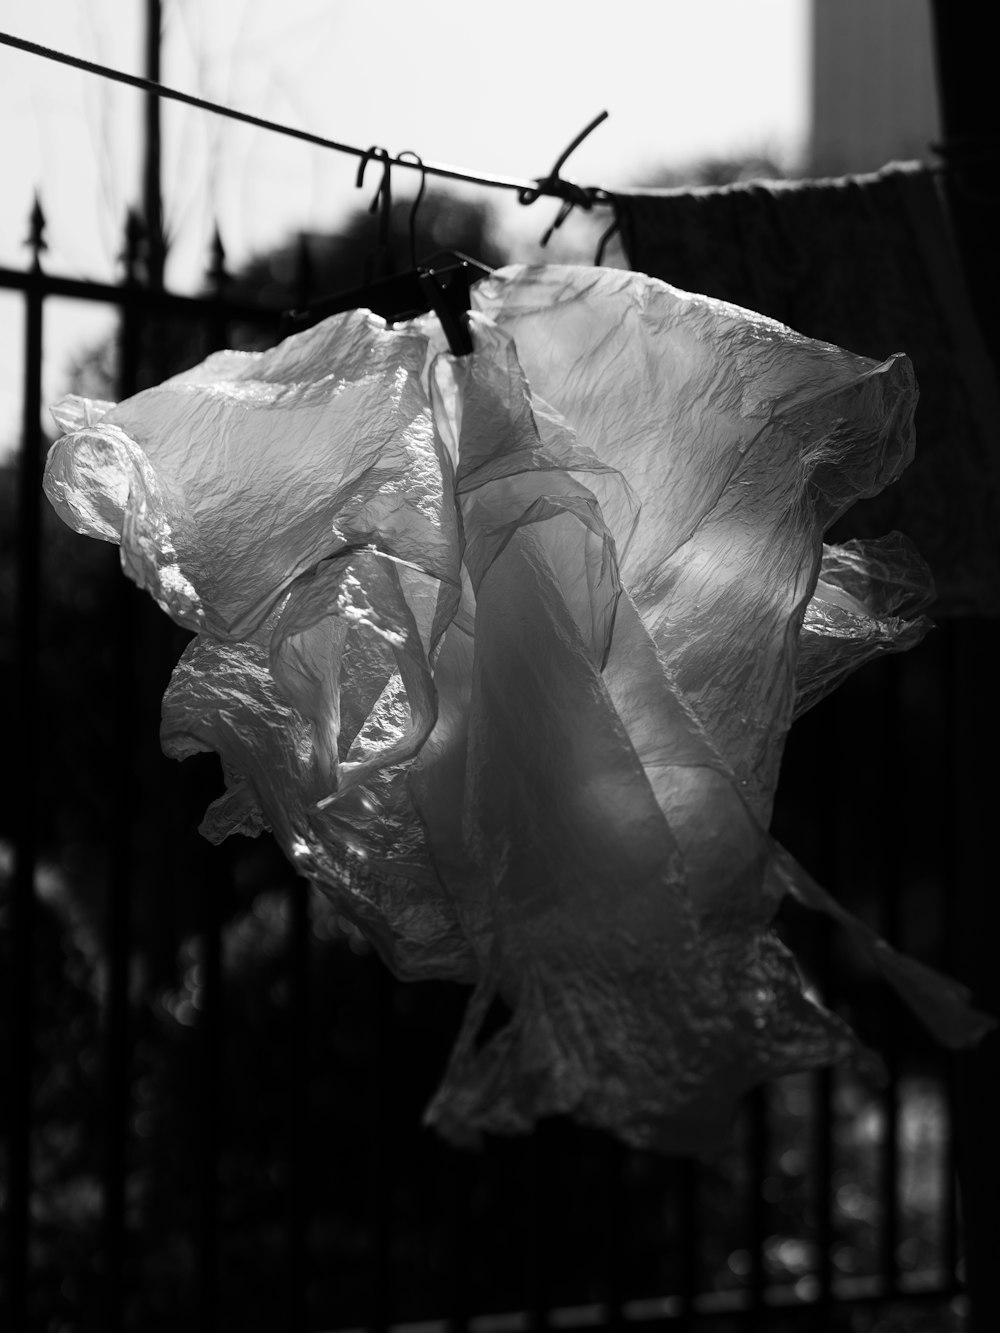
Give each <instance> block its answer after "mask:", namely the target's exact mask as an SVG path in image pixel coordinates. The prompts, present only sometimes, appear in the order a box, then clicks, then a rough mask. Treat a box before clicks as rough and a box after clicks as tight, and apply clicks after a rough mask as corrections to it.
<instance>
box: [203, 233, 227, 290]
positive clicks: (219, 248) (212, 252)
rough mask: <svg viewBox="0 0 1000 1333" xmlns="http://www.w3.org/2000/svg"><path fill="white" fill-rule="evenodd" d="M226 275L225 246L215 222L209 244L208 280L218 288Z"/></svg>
mask: <svg viewBox="0 0 1000 1333" xmlns="http://www.w3.org/2000/svg"><path fill="white" fill-rule="evenodd" d="M228 277H229V274H228V273H227V272H226V247H225V246H224V245H223V244H222V235H221V233H220V232H219V224H218V223H217V222H216V224H215V228H214V230H213V232H212V240H211V244H210V246H209V259H208V280H209V282H210V283H211V284H212V286H213V287H214V288H215V289H216V290H218V289H219V288H220V287H221V286H222V285H223V283H224V282H225V281H226V279H227V278H228Z"/></svg>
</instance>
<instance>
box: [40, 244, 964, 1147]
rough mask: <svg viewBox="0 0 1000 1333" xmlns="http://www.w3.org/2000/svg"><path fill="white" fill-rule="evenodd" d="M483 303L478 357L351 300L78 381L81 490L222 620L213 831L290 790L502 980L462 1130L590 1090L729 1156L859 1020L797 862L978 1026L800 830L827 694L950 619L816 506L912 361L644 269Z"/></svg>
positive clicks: (954, 1034) (470, 965)
mask: <svg viewBox="0 0 1000 1333" xmlns="http://www.w3.org/2000/svg"><path fill="white" fill-rule="evenodd" d="M475 302H476V312H475V313H474V315H473V317H472V330H473V338H474V342H475V349H476V350H475V352H474V353H473V354H472V355H471V356H470V357H467V358H464V359H462V360H456V359H455V358H453V357H451V356H450V355H449V354H447V353H446V352H441V350H440V348H441V346H442V340H441V338H440V335H439V331H438V330H437V328H436V324H435V321H434V320H433V318H430V317H426V318H423V319H421V320H416V321H413V322H412V323H410V324H408V325H402V326H397V327H396V328H392V329H389V328H386V327H385V326H384V324H383V322H382V321H381V320H380V319H378V318H377V317H375V316H372V315H369V314H368V313H367V312H353V313H351V314H349V315H342V316H336V317H334V318H333V319H330V320H328V321H326V322H325V323H324V324H322V325H320V326H319V327H317V328H315V329H313V330H311V331H309V332H308V333H305V334H300V335H297V336H295V337H292V338H289V339H288V340H287V341H286V342H284V343H282V344H281V345H280V346H279V347H278V348H275V349H273V350H272V351H269V352H265V353H250V354H237V353H223V354H221V355H217V356H214V357H211V358H209V360H208V361H207V362H205V363H204V365H202V366H201V367H199V368H198V369H197V370H196V371H194V372H192V373H190V374H187V375H183V376H180V377H178V378H177V379H175V380H172V381H168V382H167V383H166V384H164V385H162V386H160V387H158V388H156V389H152V390H148V391H146V392H145V393H143V394H140V395H137V396H136V397H135V398H133V399H130V400H129V401H128V402H125V403H123V404H121V405H120V406H118V407H111V406H110V405H108V404H85V403H82V402H80V401H79V400H77V401H70V402H67V403H64V404H62V405H60V407H59V409H58V411H57V415H58V418H59V420H60V421H61V423H62V424H63V425H64V427H65V428H66V429H67V430H68V431H69V433H68V434H67V435H66V436H64V437H63V438H62V439H61V440H60V441H58V442H57V443H56V445H55V446H54V447H53V450H52V453H51V455H50V458H49V462H48V467H47V473H46V491H47V494H48V495H49V498H50V499H51V501H52V502H53V504H54V505H55V506H56V508H57V509H58V510H59V512H60V513H61V514H62V515H63V517H64V518H65V519H66V521H67V522H69V523H71V524H72V525H73V526H74V527H76V528H77V529H78V530H80V531H83V532H88V533H90V534H91V535H93V536H99V537H104V538H106V539H109V540H120V541H121V545H122V562H123V567H124V568H125V570H126V572H127V573H128V574H129V576H130V577H132V578H133V579H135V581H136V582H137V583H139V584H140V585H141V586H143V587H146V588H147V589H148V590H149V591H150V592H151V593H152V595H153V596H154V597H156V599H157V601H158V602H159V603H160V605H161V606H162V607H163V608H164V609H165V610H166V611H167V612H168V613H169V614H170V615H171V616H173V617H174V619H175V620H177V621H178V622H179V623H182V624H185V625H188V626H190V627H192V628H194V629H196V630H197V631H198V637H197V638H196V639H195V640H194V641H193V643H192V644H191V645H190V646H189V648H188V649H187V651H186V652H185V654H184V656H183V657H182V659H181V661H180V662H179V664H178V666H177V668H176V670H175V672H174V676H173V679H172V681H171V684H170V687H169V689H168V692H167V695H166V698H165V700H164V712H163V744H164V748H165V749H166V750H167V752H168V753H170V754H173V755H174V756H176V757H178V758H183V757H184V756H185V755H186V754H189V753H192V752H193V751H195V750H216V751H218V753H219V754H220V755H221V756H222V759H223V764H224V768H225V771H226V774H227V791H226V794H225V795H224V796H223V797H222V798H220V800H219V801H217V802H216V803H215V804H214V805H213V807H212V808H211V809H210V811H209V813H208V815H207V817H206V821H205V825H204V826H203V827H204V831H205V832H206V834H207V836H209V837H211V838H213V839H219V838H222V837H225V836H226V834H227V833H229V832H232V831H234V830H240V831H242V832H250V833H252V832H256V831H258V830H259V829H261V828H262V827H265V826H268V827H270V828H271V829H273V831H274V833H275V836H276V837H277V839H278V841H279V842H280V844H281V845H282V847H283V848H284V850H285V852H286V854H287V855H288V856H289V858H290V859H291V860H292V861H293V863H294V864H295V865H296V866H297V868H298V869H299V870H300V871H301V872H302V873H303V874H305V875H307V876H308V877H309V878H310V879H311V880H312V881H313V882H314V883H315V884H316V885H318V886H319V887H320V888H321V889H322V890H323V891H325V892H326V893H328V894H330V895H331V896H332V897H333V898H334V899H335V901H336V902H337V904H338V906H339V908H340V910H341V911H342V912H344V913H345V915H347V916H349V917H350V918H351V919H352V920H353V921H355V922H356V924H357V925H358V926H359V927H360V928H361V929H362V930H363V931H364V932H365V933H366V934H367V935H368V937H369V938H370V939H371V940H372V941H373V943H374V944H375V945H376V946H377V948H378V949H379V951H380V953H381V954H382V956H383V957H384V958H385V959H386V961H387V962H388V963H389V965H390V966H392V967H393V969H394V970H395V971H396V972H397V974H398V975H400V976H402V977H407V978H413V977H429V976H434V977H450V978H454V979H460V980H465V981H473V982H475V984H476V989H475V992H474V995H473V998H472V1001H471V1003H470V1005H469V1009H468V1012H467V1015H466V1020H465V1023H464V1025H463V1028H462V1030H461V1032H460V1034H459V1037H458V1040H457V1042H456V1045H455V1049H454V1052H453V1055H452V1059H451V1061H450V1064H449V1067H448V1069H447V1071H446V1073H445V1077H444V1079H443V1082H442V1084H441V1087H440V1089H439V1091H438V1093H437V1095H436V1097H435V1098H434V1100H433V1102H432V1105H431V1106H430V1108H429V1110H428V1118H429V1120H430V1121H431V1122H432V1123H434V1124H435V1125H436V1126H437V1127H438V1128H439V1129H440V1130H441V1132H443V1133H445V1134H446V1135H448V1136H449V1137H451V1138H452V1139H454V1140H455V1141H462V1142H464V1141H468V1140H470V1139H473V1138H475V1136H476V1135H477V1133H478V1132H479V1131H481V1130H484V1129H485V1130H493V1131H499V1132H518V1131H522V1130H525V1129H528V1128H529V1127H530V1126H531V1125H532V1123H533V1122H534V1121H535V1120H536V1119H537V1118H538V1117H539V1116H540V1115H545V1114H550V1113H555V1112H565V1113H568V1114H571V1115H574V1116H576V1117H577V1118H578V1119H580V1120H582V1121H585V1122H587V1123H590V1124H595V1125H600V1126H604V1127H606V1128H608V1129H610V1130H612V1131H613V1132H615V1133H617V1134H618V1135H619V1136H620V1137H622V1138H623V1139H624V1140H626V1141H627V1142H629V1143H632V1144H636V1145H647V1146H654V1147H658V1148H661V1149H664V1150H669V1151H695V1152H705V1151H710V1150H712V1149H713V1148H714V1147H716V1146H718V1145H719V1144H720V1143H721V1142H723V1141H724V1139H725V1136H726V1133H727V1129H728V1125H729V1122H730V1120H731V1116H732V1112H733V1109H734V1107H735V1105H736V1103H737V1101H738V1099H739V1098H740V1096H741V1095H742V1094H743V1092H744V1091H745V1090H746V1089H747V1088H748V1087H750V1086H752V1085H753V1084H755V1083H758V1082H760V1081H761V1080H763V1079H766V1078H769V1077H772V1076H774V1075H777V1074H780V1073H784V1072H787V1071H790V1070H793V1069H802V1068H808V1067H811V1066H814V1065H817V1064H822V1063H827V1062H830V1061H832V1060H835V1059H838V1058H840V1057H842V1056H844V1055H846V1054H848V1053H849V1052H850V1051H851V1050H852V1049H853V1048H854V1041H853V1038H852V1036H851V1034H850V1032H849V1031H848V1029H846V1028H845V1026H844V1025H843V1024H842V1023H841V1022H840V1021H839V1020H838V1019H836V1018H835V1017H833V1016H832V1015H830V1014H829V1013H827V1012H825V1011H824V1010H822V1009H820V1008H818V1007H817V1006H816V1005H815V1004H814V1003H812V1002H811V1001H810V1000H809V999H808V998H807V997H806V996H805V995H804V994H803V993H802V988H801V985H800V982H799V979H798V974H797V970H796V967H795V965H794V962H793V960H792V958H791V957H790V955H789V954H788V953H787V951H786V950H785V948H784V947H783V946H782V945H781V944H780V943H779V941H778V940H777V938H776V936H775V935H774V933H773V931H772V929H771V926H770V923H771V921H772V918H773V916H774V912H775V910H776V907H777V904H778V902H779V900H780V897H781V896H782V894H784V893H786V892H791V893H794V894H795V895H796V896H797V897H799V898H800V899H801V900H802V901H804V902H807V903H808V904H809V905H810V906H813V907H815V908H817V909H818V910H822V911H825V912H828V913H830V914H832V915H835V916H837V917H838V919H845V920H846V922H847V924H848V928H849V929H852V930H853V931H854V933H855V935H856V936H857V938H858V941H859V943H860V945H861V947H862V948H865V949H867V950H869V952H871V953H872V955H873V956H875V957H876V961H877V962H878V963H879V965H880V966H881V967H882V970H883V971H884V973H885V974H886V975H887V976H888V977H889V978H890V980H892V981H893V982H894V983H895V984H896V985H897V986H898V987H899V988H900V990H901V991H902V992H903V993H904V994H906V995H907V996H908V998H909V999H910V1000H911V1001H912V1002H914V1004H915V1007H917V1009H918V1011H919V1012H920V1013H921V1015H922V1016H923V1017H924V1018H925V1020H926V1021H928V1022H929V1024H930V1025H931V1026H932V1027H933V1028H934V1030H935V1031H936V1032H937V1033H938V1035H939V1036H941V1037H942V1039H944V1040H947V1041H949V1042H951V1043H952V1044H954V1045H961V1044H964V1043H966V1042H970V1041H973V1040H975V1039H976V1038H977V1037H978V1036H980V1035H982V1033H983V1032H984V1031H985V1030H986V1027H987V1026H988V1025H989V1021H988V1020H986V1019H985V1018H983V1016H981V1015H978V1014H975V1013H974V1012H973V1011H971V1010H969V1009H968V1007H967V1006H966V1003H965V996H964V993H963V992H962V991H961V989H960V988H959V987H957V986H956V985H954V983H951V982H948V981H946V980H945V979H944V978H941V977H939V976H937V974H934V973H931V972H929V971H928V969H926V968H922V967H920V966H919V965H917V964H915V963H912V962H910V961H909V960H904V959H900V958H899V957H898V956H897V955H895V954H893V953H892V951H891V950H889V949H888V948H887V946H885V945H884V944H883V942H881V941H879V940H877V937H873V936H871V933H870V932H867V931H866V930H865V929H864V928H863V927H861V926H860V925H859V924H858V923H856V922H853V920H852V919H851V918H848V917H847V916H846V913H843V912H842V909H840V908H839V907H838V906H837V905H836V904H835V903H833V902H832V900H830V899H829V898H828V896H827V895H825V894H824V892H823V891H822V889H820V888H819V886H817V885H815V884H814V883H813V882H812V881H811V880H809V878H808V877H807V876H805V874H804V872H801V871H800V869H799V868H798V867H797V866H795V864H794V862H793V861H792V860H791V858H790V857H788V855H787V853H785V852H784V851H783V849H781V848H779V847H777V845H776V844H774V843H773V842H772V840H771V839H770V838H769V836H768V833H767V825H768V822H769V819H770V810H771V802H772V799H773V794H774V788H775V784H776V781H777V774H778V765H779V762H780V756H781V750H782V746H783V742H784V737H785V734H786V732H787V729H788V726H789V725H790V723H791V720H792V717H793V715H794V714H795V712H796V711H797V710H798V711H801V710H802V709H803V708H805V707H808V706H809V705H810V704H811V703H813V702H815V700H816V699H818V698H820V697H821V696H822V695H823V694H824V693H826V692H827V691H828V690H829V689H831V688H833V686H835V685H836V683H837V682H838V681H839V680H840V679H842V678H843V676H844V675H845V674H847V672H849V671H850V670H852V669H853V668H854V667H855V666H857V665H858V664H859V663H860V662H862V661H864V660H866V659H867V658H868V657H870V656H871V655H872V654H873V653H876V652H880V651H886V650H898V649H899V648H903V647H908V646H909V645H910V644H912V643H914V642H916V641H917V640H918V639H919V638H920V636H921V635H922V633H923V632H924V629H925V628H926V622H925V621H924V620H923V619H922V618H921V616H920V608H921V606H922V605H924V604H926V601H927V600H928V598H929V596H930V593H931V590H930V588H929V583H928V579H927V576H926V571H925V569H924V568H923V566H922V564H921V562H920V560H919V558H918V557H917V556H916V555H915V553H914V552H913V551H912V549H911V548H910V547H909V546H908V545H907V543H906V542H905V540H904V539H903V538H901V537H899V536H898V535H897V534H893V535H892V536H891V537H889V538H886V539H883V540H882V541H881V542H876V543H869V544H862V543H853V544H851V545H850V546H849V547H844V548H824V547H823V545H822V540H821V538H822V533H823V531H824V529H825V528H826V527H827V526H828V525H829V523H830V522H831V521H832V520H833V518H834V517H836V515H837V514H838V513H840V512H842V510H843V509H844V508H845V507H846V506H848V505H849V504H851V503H852V502H853V501H854V499H856V498H857V497H859V496H861V495H870V494H873V493H875V492H877V491H878V490H879V489H881V488H882V487H883V486H885V485H887V484H888V483H889V482H891V481H892V480H893V479H894V478H895V477H896V476H898V475H899V473H900V471H901V470H902V469H903V468H904V467H905V466H906V464H907V462H908V461H909V458H910V456H911V453H912V448H913V439H912V412H913V406H914V402H915V386H914V383H913V378H912V374H911V371H910V368H909V363H908V362H907V361H906V359H905V357H902V356H896V357H892V358H890V359H889V360H888V361H886V362H884V363H882V364H876V363H874V362H871V361H868V360H865V359H863V358H859V357H856V356H852V355H850V354H848V353H846V352H843V351H840V350H839V349H837V348H834V347H830V346H828V345H825V344H820V343H815V342H811V341H809V340H807V339H804V338H801V337H799V336H798V335H796V334H794V333H792V332H791V331H790V330H788V329H786V328H784V327H783V326H781V325H778V324H775V323H773V322H772V321H769V320H766V319H764V318H762V317H759V316H756V315H753V314H751V313H750V312H747V311H744V310H739V309H737V308H735V307H731V306H727V305H724V304H723V303H721V302H718V301H712V300H709V299H707V298H700V297H693V296H689V295H687V294H685V293H681V292H678V291H675V290H674V289H672V288H670V287H668V286H666V285H665V284H663V283H660V282H657V281H654V280H652V279H647V278H644V277H642V276H640V275H637V274H632V273H622V272H617V271H612V270H600V269H583V268H570V267H550V268H520V267H518V268H510V269H505V270H501V271H500V272H499V273H497V274H495V275H494V276H493V277H492V278H490V279H487V280H486V281H485V282H483V283H481V284H480V285H479V286H478V288H477V289H476V293H475ZM497 995H500V996H502V998H503V999H504V1000H505V1001H506V1003H507V1005H508V1006H509V1007H510V1010H511V1012H512V1017H511V1019H510V1021H509V1022H508V1023H507V1025H506V1026H505V1027H503V1028H502V1029H501V1030H500V1031H499V1032H497V1033H495V1034H494V1035H493V1036H492V1037H491V1038H489V1039H488V1040H486V1041H480V1040H479V1032H480V1027H481V1025H482V1022H483V1019H484V1017H485V1015H486V1012H487V1010H488V1009H489V1006H490V1004H491V1001H492V1000H493V998H494V997H495V996H497Z"/></svg>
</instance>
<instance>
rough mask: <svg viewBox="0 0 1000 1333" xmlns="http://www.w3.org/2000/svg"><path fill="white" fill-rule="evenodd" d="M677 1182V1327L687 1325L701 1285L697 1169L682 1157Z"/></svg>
mask: <svg viewBox="0 0 1000 1333" xmlns="http://www.w3.org/2000/svg"><path fill="white" fill-rule="evenodd" d="M678 1171H679V1179H678V1182H677V1185H678V1190H679V1196H680V1197H679V1203H680V1220H681V1234H680V1265H681V1271H680V1288H679V1291H678V1295H679V1296H680V1302H681V1319H682V1324H681V1326H682V1327H684V1328H686V1327H688V1326H689V1325H690V1323H691V1321H692V1319H693V1316H694V1308H695V1301H696V1300H697V1298H698V1288H699V1287H700V1285H701V1247H702V1235H701V1209H700V1207H699V1204H700V1194H701V1167H700V1165H699V1164H698V1162H696V1161H695V1159H694V1158H693V1157H682V1158H681V1159H680V1160H679V1162H678Z"/></svg>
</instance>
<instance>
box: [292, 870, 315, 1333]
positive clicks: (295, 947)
mask: <svg viewBox="0 0 1000 1333" xmlns="http://www.w3.org/2000/svg"><path fill="white" fill-rule="evenodd" d="M288 892H289V907H290V909H291V911H290V916H289V939H288V971H289V1006H288V1023H289V1046H288V1061H289V1087H288V1112H289V1117H288V1123H287V1131H286V1132H287V1135H288V1139H287V1154H288V1195H287V1212H286V1225H287V1245H288V1297H287V1299H288V1306H287V1310H288V1315H287V1326H288V1328H289V1329H291V1330H293V1331H294V1333H299V1330H304V1329H305V1327H306V1319H307V1314H306V1304H307V1303H306V1293H307V1290H308V1286H309V1262H308V1248H307V1238H308V1220H309V1219H308V1187H307V1182H308V1171H309V1161H308V1145H309V1134H308V1130H309V1126H310V1115H309V1081H310V1080H309V935H310V922H309V886H308V884H307V883H306V881H305V880H304V879H299V878H297V879H295V880H294V881H293V882H292V883H291V884H290V885H289V889H288Z"/></svg>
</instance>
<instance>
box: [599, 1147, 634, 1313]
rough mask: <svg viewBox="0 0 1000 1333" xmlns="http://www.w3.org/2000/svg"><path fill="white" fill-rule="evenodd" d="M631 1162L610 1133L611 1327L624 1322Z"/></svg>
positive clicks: (607, 1162) (607, 1156) (606, 1156)
mask: <svg viewBox="0 0 1000 1333" xmlns="http://www.w3.org/2000/svg"><path fill="white" fill-rule="evenodd" d="M627 1165H628V1155H627V1150H626V1148H625V1147H624V1145H623V1144H621V1143H619V1141H618V1140H617V1139H614V1138H612V1137H611V1136H610V1135H608V1137H607V1141H606V1143H605V1145H604V1166H605V1171H606V1173H607V1175H606V1197H605V1219H606V1246H607V1249H606V1263H607V1295H606V1299H605V1309H606V1314H605V1323H606V1325H607V1327H608V1328H610V1329H620V1328H621V1326H622V1323H623V1319H624V1314H623V1307H624V1304H625V1298H626V1295H627V1293H626V1290H625V1273H624V1266H625V1265H624V1258H625V1253H624V1251H625V1244H624V1235H623V1233H624V1231H625V1227H626V1222H625V1219H626V1217H627V1215H628V1214H627V1205H628V1200H627V1191H626V1188H625V1186H626V1170H627Z"/></svg>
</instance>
